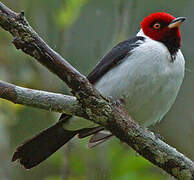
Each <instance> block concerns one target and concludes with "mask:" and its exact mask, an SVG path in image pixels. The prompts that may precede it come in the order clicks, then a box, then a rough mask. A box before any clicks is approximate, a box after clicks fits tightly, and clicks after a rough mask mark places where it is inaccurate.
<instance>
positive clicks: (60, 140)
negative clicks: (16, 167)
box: [12, 121, 79, 169]
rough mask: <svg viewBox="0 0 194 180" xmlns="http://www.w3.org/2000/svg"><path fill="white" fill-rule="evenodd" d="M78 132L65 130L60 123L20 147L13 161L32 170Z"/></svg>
mask: <svg viewBox="0 0 194 180" xmlns="http://www.w3.org/2000/svg"><path fill="white" fill-rule="evenodd" d="M78 132H79V131H69V130H65V129H64V128H63V122H62V121H59V122H58V123H56V124H55V125H53V126H52V127H50V128H48V129H46V130H44V131H42V132H41V133H40V134H38V135H37V136H35V137H33V138H32V139H30V140H28V141H26V142H25V143H24V144H22V145H21V146H19V147H18V148H17V150H16V152H15V153H14V155H13V158H12V161H16V160H19V161H20V163H21V165H23V166H24V167H25V168H26V169H30V168H32V167H34V166H36V165H38V164H39V163H41V162H42V161H44V160H45V159H47V158H48V157H49V156H51V155H52V154H53V153H54V152H56V151H57V150H58V149H59V148H60V147H62V146H63V145H64V144H65V143H67V142H68V141H69V140H70V139H72V138H73V137H74V136H75V135H76V134H78Z"/></svg>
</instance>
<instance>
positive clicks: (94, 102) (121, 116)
mask: <svg viewBox="0 0 194 180" xmlns="http://www.w3.org/2000/svg"><path fill="white" fill-rule="evenodd" d="M0 26H1V27H2V28H3V29H5V30H7V31H9V32H10V33H11V34H12V35H13V37H14V40H13V43H14V45H15V46H16V48H17V49H21V50H22V51H23V52H25V53H27V54H29V55H31V56H32V57H34V58H35V59H36V60H38V61H39V62H40V63H41V64H43V65H44V66H46V67H47V68H48V69H49V70H51V71H52V72H54V73H55V74H56V75H58V77H59V78H61V79H62V80H63V81H64V82H66V83H67V85H68V86H69V87H70V88H71V89H72V90H73V94H74V95H75V96H76V98H77V100H78V102H79V104H80V105H81V106H82V109H83V111H84V113H85V118H87V119H89V120H91V121H94V122H96V123H98V124H101V125H102V126H104V127H105V128H106V129H108V130H110V131H111V132H112V133H113V134H114V135H115V136H116V137H118V138H119V139H120V140H122V141H124V142H125V143H127V144H128V145H129V146H131V147H132V148H133V149H134V150H135V151H137V152H138V153H139V154H140V155H142V156H143V157H145V158H146V159H148V160H149V161H151V162H152V163H153V164H155V165H156V166H158V167H160V168H162V169H163V170H164V171H166V172H167V173H169V174H171V175H172V176H174V177H175V178H177V179H181V180H182V179H188V180H189V179H191V180H192V179H194V163H193V162H192V161H191V160H189V159H188V158H187V157H185V156H184V155H183V154H181V153H179V152H177V151H176V150H175V149H174V148H172V147H170V146H169V145H167V144H166V143H164V142H163V141H161V140H160V139H158V138H157V137H155V135H154V134H153V133H152V132H150V131H148V130H145V129H144V128H142V127H140V126H139V125H138V124H137V123H135V122H134V121H132V119H131V117H130V116H129V115H128V114H127V112H126V111H125V109H124V108H123V107H122V106H119V107H118V106H116V105H115V104H114V103H111V102H110V101H108V100H107V99H106V98H104V97H103V96H101V95H100V94H99V93H98V92H97V91H96V90H95V89H94V88H93V86H92V85H91V84H90V83H89V82H88V80H87V78H85V77H84V76H83V75H82V74H80V73H79V72H78V71H77V70H76V69H74V68H73V67H72V66H71V65H70V64H69V63H68V62H66V61H65V60H64V59H63V58H62V57H61V56H60V55H59V54H57V53H56V52H55V51H53V50H52V49H51V48H50V47H49V46H48V45H47V44H46V43H45V42H44V41H43V40H42V39H41V38H40V37H39V36H38V35H37V34H36V32H35V31H34V30H33V29H32V28H31V27H30V26H29V24H28V22H27V21H26V19H25V18H24V13H19V14H17V13H15V12H13V11H11V10H10V9H8V8H7V7H5V6H4V5H3V4H2V3H1V2H0ZM5 89H6V88H5ZM3 94H4V95H3V96H4V97H5V93H3ZM13 97H14V95H13ZM7 99H8V98H7ZM9 100H10V99H9Z"/></svg>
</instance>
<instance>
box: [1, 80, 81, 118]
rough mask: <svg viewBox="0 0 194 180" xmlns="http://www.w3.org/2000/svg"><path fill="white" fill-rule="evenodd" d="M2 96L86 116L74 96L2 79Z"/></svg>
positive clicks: (41, 107)
mask: <svg viewBox="0 0 194 180" xmlns="http://www.w3.org/2000/svg"><path fill="white" fill-rule="evenodd" d="M0 98H2V99H6V100H9V101H11V102H13V103H16V104H21V105H26V106H31V107H36V108H39V109H44V110H48V111H54V112H60V113H66V114H69V115H77V116H84V115H83V113H84V111H83V110H82V108H81V106H80V105H79V103H78V101H77V99H76V98H75V97H74V96H67V95H63V94H57V93H51V92H46V91H40V90H33V89H28V88H23V87H19V86H15V85H13V84H10V83H7V82H4V81H1V80H0Z"/></svg>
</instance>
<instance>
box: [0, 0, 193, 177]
mask: <svg viewBox="0 0 194 180" xmlns="http://www.w3.org/2000/svg"><path fill="white" fill-rule="evenodd" d="M2 2H3V3H5V4H6V5H7V6H8V7H10V8H11V9H13V10H15V11H17V12H19V11H21V10H24V12H25V16H26V18H27V19H28V21H29V23H30V24H31V26H32V27H33V28H34V29H35V31H36V32H37V33H38V34H39V35H40V36H41V37H42V38H43V39H44V40H45V41H46V42H47V43H48V44H49V45H50V46H51V47H52V48H53V49H54V50H56V51H57V52H59V53H60V54H61V55H62V56H63V57H64V58H66V59H67V60H68V61H69V62H70V63H71V64H72V65H73V66H74V67H75V68H77V69H78V70H79V71H80V72H81V73H83V74H85V75H87V74H88V73H89V72H90V71H91V70H92V68H93V67H94V65H95V64H96V63H97V61H98V60H99V59H100V58H101V57H102V56H103V54H104V53H105V52H107V51H108V50H109V49H110V48H111V47H113V46H114V45H115V44H116V43H118V42H119V41H122V40H124V39H127V38H129V37H131V36H133V35H134V34H135V33H136V32H137V31H138V29H139V24H140V22H141V20H142V18H144V17H145V16H147V15H149V14H150V13H153V12H156V11H165V12H169V13H171V14H173V15H174V16H185V17H187V21H186V22H185V24H184V25H183V26H182V36H183V40H182V50H183V53H184V56H185V59H186V77H185V80H184V83H183V86H182V88H181V90H180V93H179V95H178V98H177V100H176V103H175V105H174V106H173V108H172V109H171V110H170V112H169V113H168V114H167V116H166V117H165V119H164V120H163V121H162V122H161V123H160V124H157V125H156V126H155V127H153V130H154V131H155V132H156V133H159V134H160V135H161V136H163V137H164V140H165V141H166V142H168V143H169V144H170V145H172V146H173V147H175V148H176V149H178V150H179V151H181V152H182V153H184V154H185V155H187V156H188V157H190V158H191V159H192V160H194V95H193V92H194V51H193V50H194V36H193V32H194V13H193V9H194V1H193V0H185V1H182V0H171V1H164V0H157V1H155V0H146V1H142V0H133V1H132V0H106V1H105V0H41V1H40V0H33V1H32V0H3V1H2ZM11 41H12V37H11V35H10V34H9V33H7V32H5V31H4V30H2V29H0V79H1V80H4V81H7V82H10V83H13V84H16V85H20V86H24V87H29V88H34V89H42V90H46V91H52V92H59V93H65V94H67V93H68V88H67V87H66V85H65V84H64V83H63V82H62V81H61V80H59V79H58V78H57V77H56V76H55V75H53V74H52V73H50V72H49V71H48V70H47V69H46V68H44V67H42V66H41V65H40V64H38V63H37V62H36V61H35V60H34V59H33V58H31V57H29V56H27V55H25V54H24V53H22V52H21V51H18V50H16V48H15V47H14V46H13V45H12V43H11ZM58 116H59V114H57V113H52V112H46V111H43V110H40V109H35V108H30V107H24V106H21V105H15V104H12V103H10V102H8V101H5V100H2V99H1V100H0V180H26V179H29V180H31V179H33V180H35V179H36V180H118V179H119V180H139V179H141V180H168V179H170V177H169V176H168V175H166V174H165V173H164V172H162V171H161V170H160V169H158V168H156V167H154V166H153V165H152V164H151V163H149V162H148V161H146V160H144V159H143V158H142V157H140V156H138V155H137V154H136V153H135V152H134V151H132V150H131V149H130V148H129V147H128V146H127V145H125V144H123V143H121V142H119V140H118V139H116V138H112V139H111V140H110V141H109V142H107V143H105V144H103V145H101V146H99V147H96V148H95V149H92V150H90V149H88V148H87V147H86V144H87V139H85V140H81V141H80V140H79V141H78V140H77V139H76V138H74V140H73V141H72V142H71V143H69V144H68V145H67V146H65V147H64V148H62V149H61V150H59V151H58V152H57V153H55V154H54V155H53V156H52V157H51V158H49V159H48V160H47V161H45V162H44V163H42V164H41V165H39V166H38V167H36V168H34V169H32V170H30V171H26V170H24V169H23V168H22V167H20V166H19V164H16V163H11V161H10V160H11V157H12V153H13V151H14V150H15V148H16V147H17V146H18V145H19V144H21V143H22V142H23V141H24V140H25V139H27V138H29V137H31V136H33V135H34V134H36V133H38V132H39V131H40V130H42V129H44V128H47V127H48V126H50V125H51V124H52V123H54V122H55V121H56V120H57V118H58Z"/></svg>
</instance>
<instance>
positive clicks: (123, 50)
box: [87, 36, 144, 84]
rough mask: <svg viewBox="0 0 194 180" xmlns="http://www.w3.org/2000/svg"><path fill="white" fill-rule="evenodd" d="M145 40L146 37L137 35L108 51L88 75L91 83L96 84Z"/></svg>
mask: <svg viewBox="0 0 194 180" xmlns="http://www.w3.org/2000/svg"><path fill="white" fill-rule="evenodd" d="M143 41H144V37H142V36H135V37H132V38H130V39H128V40H126V41H123V42H120V43H119V44H118V45H116V46H115V47H114V48H113V49H112V50H111V51H110V52H108V53H107V54H106V55H105V56H104V57H103V58H102V59H101V60H100V61H99V63H98V64H97V65H96V67H95V68H94V70H93V71H92V72H91V73H90V74H89V75H88V77H87V78H88V80H89V81H90V83H92V84H95V83H96V82H97V81H98V80H99V79H100V78H101V77H102V76H103V75H104V74H105V73H106V72H107V71H108V70H110V69H111V68H113V67H114V66H116V65H117V64H119V63H120V62H121V61H122V60H123V59H124V58H125V57H126V56H127V55H130V53H131V52H132V50H133V49H134V48H136V47H138V46H139V45H140V44H141V43H142V42H143Z"/></svg>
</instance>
